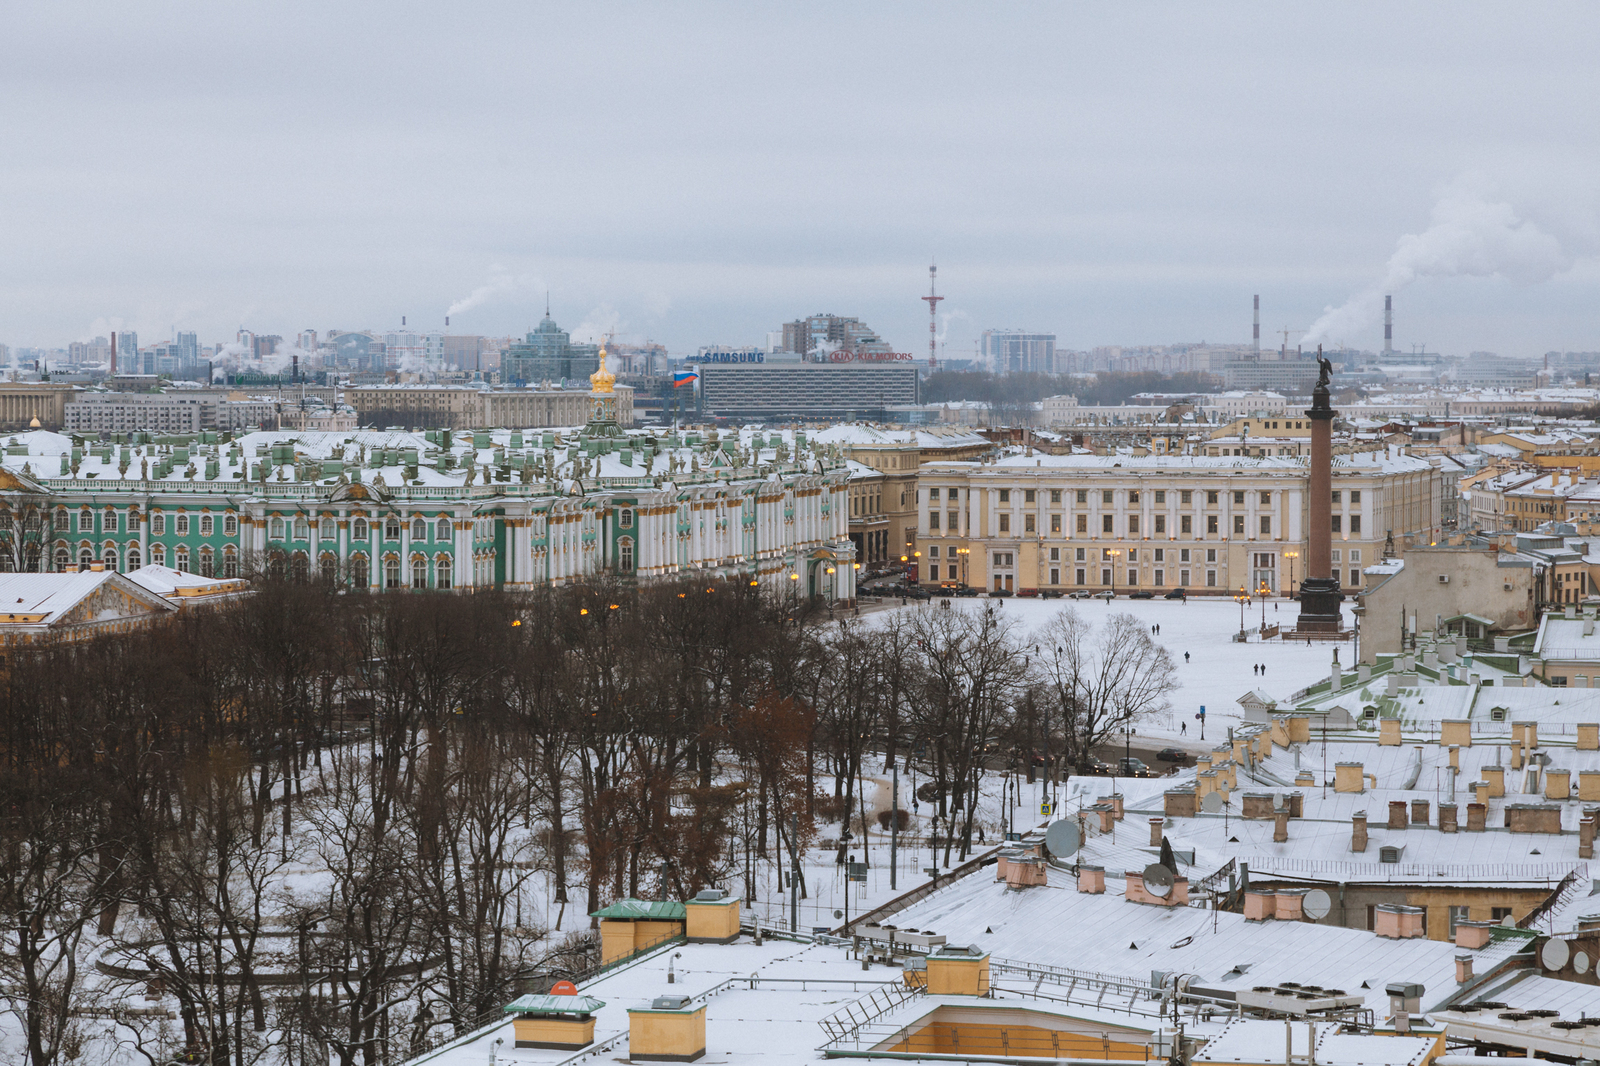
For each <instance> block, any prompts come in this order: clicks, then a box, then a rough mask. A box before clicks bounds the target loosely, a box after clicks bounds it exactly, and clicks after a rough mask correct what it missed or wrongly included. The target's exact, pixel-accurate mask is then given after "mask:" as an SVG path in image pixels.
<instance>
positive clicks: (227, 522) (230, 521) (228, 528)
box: [222, 514, 239, 537]
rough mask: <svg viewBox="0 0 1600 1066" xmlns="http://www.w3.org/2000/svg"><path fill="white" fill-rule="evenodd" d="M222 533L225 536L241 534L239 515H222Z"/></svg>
mask: <svg viewBox="0 0 1600 1066" xmlns="http://www.w3.org/2000/svg"><path fill="white" fill-rule="evenodd" d="M222 535H223V536H224V537H237V536H238V535H239V516H238V515H231V514H230V515H223V516H222Z"/></svg>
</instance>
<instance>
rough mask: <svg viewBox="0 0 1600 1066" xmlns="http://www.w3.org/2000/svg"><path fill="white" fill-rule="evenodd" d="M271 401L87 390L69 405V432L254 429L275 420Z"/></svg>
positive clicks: (274, 407)
mask: <svg viewBox="0 0 1600 1066" xmlns="http://www.w3.org/2000/svg"><path fill="white" fill-rule="evenodd" d="M276 418H277V405H276V404H274V403H273V402H272V401H271V400H251V399H224V398H223V397H221V396H218V395H216V394H211V395H206V394H194V393H137V392H85V393H80V394H79V395H78V396H77V397H76V398H74V399H73V401H72V402H71V403H69V404H67V405H66V408H65V416H64V420H63V428H65V429H66V430H67V432H69V433H132V432H135V431H139V430H143V431H145V432H150V433H200V432H202V431H204V430H229V431H237V430H253V429H259V428H261V426H262V425H263V424H268V425H270V424H272V423H273V422H274V421H275V420H276Z"/></svg>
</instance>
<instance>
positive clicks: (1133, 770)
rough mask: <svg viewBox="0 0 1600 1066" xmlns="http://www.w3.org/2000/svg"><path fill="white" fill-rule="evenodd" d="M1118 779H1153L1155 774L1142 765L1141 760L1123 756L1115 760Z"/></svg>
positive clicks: (1142, 761)
mask: <svg viewBox="0 0 1600 1066" xmlns="http://www.w3.org/2000/svg"><path fill="white" fill-rule="evenodd" d="M1117 776H1118V777H1155V776H1156V772H1155V771H1154V770H1152V769H1150V767H1148V766H1146V765H1145V764H1144V760H1143V759H1136V758H1133V757H1131V756H1125V757H1123V758H1121V759H1118V760H1117Z"/></svg>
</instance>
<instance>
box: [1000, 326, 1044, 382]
mask: <svg viewBox="0 0 1600 1066" xmlns="http://www.w3.org/2000/svg"><path fill="white" fill-rule="evenodd" d="M983 361H984V362H985V363H986V364H987V365H988V367H989V369H990V370H992V371H994V372H995V373H996V374H1055V373H1059V371H1058V369H1057V368H1056V335H1055V334H1054V333H1025V332H1023V331H1022V330H1018V329H986V330H984V331H983Z"/></svg>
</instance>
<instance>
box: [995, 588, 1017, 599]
mask: <svg viewBox="0 0 1600 1066" xmlns="http://www.w3.org/2000/svg"><path fill="white" fill-rule="evenodd" d="M989 595H991V596H998V597H1000V598H1001V599H1008V598H1010V597H1011V596H1012V595H1013V594H1012V592H1011V590H1010V589H995V590H994V591H993V592H991V593H989Z"/></svg>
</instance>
